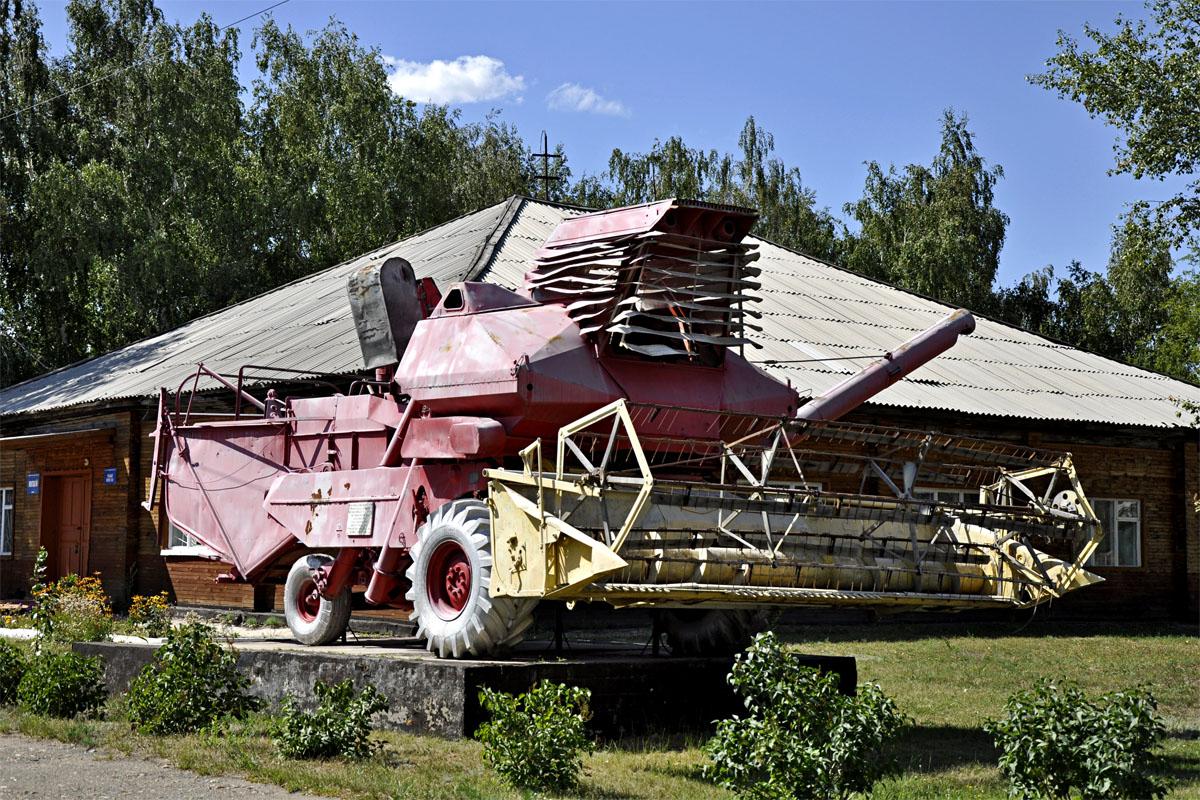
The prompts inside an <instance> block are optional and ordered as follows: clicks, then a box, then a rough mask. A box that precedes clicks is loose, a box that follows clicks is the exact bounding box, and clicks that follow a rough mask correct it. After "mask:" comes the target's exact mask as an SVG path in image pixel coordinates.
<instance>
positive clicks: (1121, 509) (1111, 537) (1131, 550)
mask: <svg viewBox="0 0 1200 800" xmlns="http://www.w3.org/2000/svg"><path fill="white" fill-rule="evenodd" d="M1092 508H1093V509H1094V510H1095V512H1096V516H1097V517H1099V518H1100V526H1101V527H1102V528H1103V529H1104V538H1103V539H1102V540H1100V546H1099V547H1097V548H1096V552H1095V553H1092V557H1091V558H1090V559H1088V566H1089V567H1140V566H1141V565H1142V501H1141V500H1093V501H1092Z"/></svg>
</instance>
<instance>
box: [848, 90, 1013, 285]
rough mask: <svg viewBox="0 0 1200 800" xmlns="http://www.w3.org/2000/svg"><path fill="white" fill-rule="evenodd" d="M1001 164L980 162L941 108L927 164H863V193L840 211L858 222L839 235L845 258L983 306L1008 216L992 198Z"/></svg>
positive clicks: (966, 135) (967, 135) (883, 275)
mask: <svg viewBox="0 0 1200 800" xmlns="http://www.w3.org/2000/svg"><path fill="white" fill-rule="evenodd" d="M1003 176H1004V171H1003V169H1002V168H1001V167H999V166H996V167H993V168H991V169H987V168H986V167H985V162H984V159H983V157H982V156H981V155H979V152H978V151H977V150H976V149H975V142H974V137H973V136H972V134H971V132H970V131H969V130H967V117H966V115H965V114H964V115H963V116H961V117H957V116H955V114H954V111H953V110H952V109H947V110H946V111H945V112H944V114H943V117H942V143H941V147H940V149H939V150H938V153H937V155H936V156H935V157H934V159H933V163H932V164H931V165H930V166H928V167H927V166H925V165H922V164H909V165H908V166H907V167H905V169H904V172H903V173H902V174H901V173H898V172H897V171H896V168H895V167H894V166H893V167H889V168H888V171H887V172H886V173H885V172H884V171H883V169H882V168H881V167H880V166H879V164H878V163H876V162H874V161H871V162H869V163H868V164H867V181H866V186H865V188H864V190H863V197H862V199H861V200H859V201H858V202H857V203H853V204H851V203H847V204H846V206H845V211H846V213H847V214H848V215H850V217H851V218H852V219H854V220H855V221H856V222H857V223H858V225H859V232H858V233H849V232H848V233H847V237H846V238H847V241H846V245H845V247H846V254H845V264H846V266H848V267H849V268H850V269H853V270H855V271H857V272H861V273H862V274H864V275H868V276H870V277H873V278H879V279H881V280H886V281H890V282H892V283H895V284H896V285H898V286H903V287H905V288H906V289H912V290H913V291H917V292H921V293H923V294H926V295H929V296H931V297H936V298H938V299H939V300H943V301H945V302H947V303H953V304H956V305H962V306H966V307H968V308H974V309H986V308H988V307H989V306H990V305H991V303H992V282H993V280H994V279H995V277H996V269H997V267H998V266H999V262H1000V248H1001V247H1003V246H1004V233H1005V229H1006V228H1007V227H1008V216H1007V215H1006V214H1004V213H1002V212H1001V211H1000V210H999V209H997V208H996V207H995V206H994V205H993V204H992V200H993V197H994V191H995V186H996V182H997V181H998V180H1000V178H1002V177H1003Z"/></svg>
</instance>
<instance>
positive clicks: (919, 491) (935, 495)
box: [912, 486, 972, 505]
mask: <svg viewBox="0 0 1200 800" xmlns="http://www.w3.org/2000/svg"><path fill="white" fill-rule="evenodd" d="M943 495H954V497H953V498H949V497H944V496H943ZM912 496H913V499H914V500H927V501H929V502H932V503H953V504H955V505H959V504H962V503H967V502H972V501H971V500H968V499H967V498H968V497H969V496H970V493H969V492H968V491H967V490H966V489H937V488H935V487H933V486H917V487H914V488H913V490H912Z"/></svg>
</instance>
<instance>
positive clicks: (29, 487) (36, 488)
mask: <svg viewBox="0 0 1200 800" xmlns="http://www.w3.org/2000/svg"><path fill="white" fill-rule="evenodd" d="M41 489H42V476H41V474H39V473H37V472H31V473H29V475H28V477H27V478H26V482H25V494H39V493H40V492H41Z"/></svg>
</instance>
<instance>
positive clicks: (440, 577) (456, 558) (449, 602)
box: [425, 542, 471, 619]
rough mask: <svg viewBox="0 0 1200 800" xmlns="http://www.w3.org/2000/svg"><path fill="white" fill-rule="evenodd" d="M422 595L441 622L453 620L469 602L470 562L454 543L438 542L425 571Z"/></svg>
mask: <svg viewBox="0 0 1200 800" xmlns="http://www.w3.org/2000/svg"><path fill="white" fill-rule="evenodd" d="M425 594H426V596H427V597H428V598H429V605H430V606H432V607H433V610H434V612H435V613H436V614H437V615H438V616H439V617H441V618H442V619H454V618H455V617H457V616H458V615H459V614H461V613H462V610H463V609H464V608H466V607H467V600H469V599H470V598H471V560H470V559H469V558H467V553H466V551H464V550H463V549H462V547H461V546H460V545H459V544H458V542H442V543H441V544H440V545H438V547H437V549H436V550H434V551H433V555H432V556H431V557H430V558H429V567H428V569H426V570H425Z"/></svg>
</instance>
